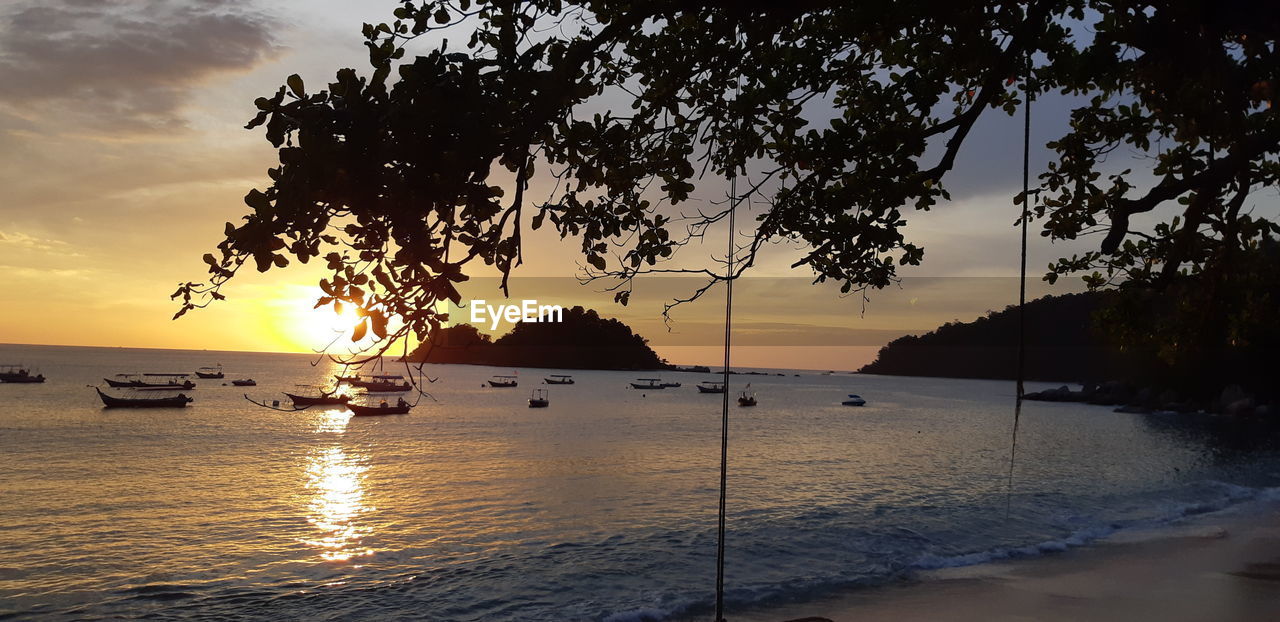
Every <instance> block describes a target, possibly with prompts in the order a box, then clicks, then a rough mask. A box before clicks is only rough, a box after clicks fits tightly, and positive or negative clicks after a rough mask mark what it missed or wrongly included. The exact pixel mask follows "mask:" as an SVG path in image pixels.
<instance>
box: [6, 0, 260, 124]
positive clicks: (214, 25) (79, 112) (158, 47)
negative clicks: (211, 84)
mask: <svg viewBox="0 0 1280 622" xmlns="http://www.w3.org/2000/svg"><path fill="white" fill-rule="evenodd" d="M274 27H275V23H274V20H273V19H272V18H270V17H268V16H266V15H265V14H262V13H260V12H257V11H255V10H251V9H248V8H246V7H244V6H243V5H242V4H241V3H239V2H235V1H233V0H204V1H200V2H190V3H179V2H177V1H176V0H56V1H44V2H38V3H35V2H27V3H21V4H17V5H12V6H10V7H9V8H8V10H0V85H3V87H0V107H2V108H4V109H7V110H3V111H0V112H5V113H7V114H6V115H4V116H9V117H11V118H16V119H22V120H26V121H30V122H34V123H35V124H37V125H40V126H46V127H47V126H48V122H49V121H55V122H56V127H54V128H50V129H53V130H55V131H60V132H61V131H68V130H69V129H78V130H84V129H88V130H90V131H95V132H106V133H108V134H117V135H127V134H138V133H162V132H169V131H174V130H180V129H183V128H185V125H186V124H185V121H184V119H183V117H182V108H183V106H184V105H185V104H186V103H187V101H188V99H189V97H190V92H191V90H192V89H193V88H194V87H196V86H199V85H200V84H202V83H204V82H205V81H207V80H209V79H210V78H212V77H214V76H217V75H220V74H227V73H232V72H243V71H247V70H249V69H251V68H252V67H253V66H254V65H255V64H257V63H259V62H261V61H263V60H265V59H266V58H267V57H269V56H270V55H272V53H273V52H274V51H275V50H276V49H277V47H276V45H275V44H274V43H273V40H272V34H273V33H272V31H273V29H274ZM5 125H7V126H10V127H13V126H15V125H16V122H14V121H12V120H11V121H10V122H7V123H6V124H5ZM29 127H30V125H28V127H27V128H24V129H29Z"/></svg>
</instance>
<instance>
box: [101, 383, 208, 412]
mask: <svg viewBox="0 0 1280 622" xmlns="http://www.w3.org/2000/svg"><path fill="white" fill-rule="evenodd" d="M93 390H94V391H97V392H98V397H100V398H102V404H103V406H105V407H107V408H182V407H184V406H186V405H187V404H190V403H191V402H193V401H195V400H194V399H192V398H190V397H187V396H186V394H184V393H179V394H177V395H174V396H172V397H157V398H141V397H115V396H112V395H107V394H106V393H103V392H102V389H99V388H98V387H94V388H93Z"/></svg>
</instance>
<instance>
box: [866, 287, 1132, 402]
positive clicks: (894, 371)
mask: <svg viewBox="0 0 1280 622" xmlns="http://www.w3.org/2000/svg"><path fill="white" fill-rule="evenodd" d="M1109 295H1110V294H1109V293H1108V292H1089V293H1081V294H1064V295H1061V296H1045V297H1044V298H1039V299H1036V300H1033V301H1030V302H1028V303H1027V306H1026V314H1027V316H1026V318H1027V328H1026V330H1027V332H1026V343H1027V363H1026V377H1027V379H1029V380H1049V381H1064V382H1066V381H1090V380H1106V379H1110V378H1117V377H1124V376H1125V375H1126V374H1125V373H1124V372H1125V369H1124V367H1126V364H1125V363H1123V362H1122V361H1120V360H1119V357H1118V355H1117V352H1116V351H1115V349H1113V348H1107V347H1106V346H1105V344H1104V340H1103V338H1102V337H1101V336H1100V335H1099V334H1098V332H1097V331H1095V330H1094V328H1093V321H1092V317H1093V314H1094V312H1095V311H1097V310H1098V309H1099V308H1101V307H1102V306H1103V305H1104V304H1106V303H1107V300H1108V296H1109ZM1017 364H1018V308H1017V306H1009V307H1007V308H1005V309H1004V310H1003V311H995V312H991V313H988V314H987V315H986V316H984V317H980V318H978V319H976V320H973V321H972V322H948V323H946V324H943V325H942V326H939V327H938V328H937V329H935V330H933V331H931V332H928V333H926V334H923V335H907V336H905V337H899V338H898V339H895V340H893V341H891V342H889V343H888V345H886V346H884V347H883V348H881V349H880V353H879V355H878V356H877V357H876V360H875V361H874V362H872V363H870V364H869V365H866V366H865V367H863V368H862V369H860V370H858V371H859V373H865V374H886V375H895V376H939V377H949V378H1003V379H1010V378H1014V377H1015V375H1016V372H1017Z"/></svg>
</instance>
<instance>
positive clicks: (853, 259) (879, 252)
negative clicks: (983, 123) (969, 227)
mask: <svg viewBox="0 0 1280 622" xmlns="http://www.w3.org/2000/svg"><path fill="white" fill-rule="evenodd" d="M394 13H395V14H394V19H393V20H391V21H389V22H387V23H383V24H378V25H372V24H365V25H364V29H363V34H364V37H365V40H366V45H367V46H368V49H369V60H370V65H371V67H370V72H369V73H367V74H365V75H361V74H360V73H358V72H357V71H355V70H353V69H342V70H340V71H338V72H337V77H336V79H335V80H334V81H333V82H331V83H330V84H328V85H326V86H325V87H323V88H320V89H307V88H306V87H305V85H304V84H303V81H302V79H301V78H299V77H298V76H296V75H295V76H290V77H289V79H288V80H287V84H286V85H285V86H283V87H281V88H280V89H279V91H277V92H276V93H275V94H274V95H272V96H271V97H263V98H259V99H258V100H257V101H256V105H257V107H258V109H259V111H260V112H259V113H258V115H257V116H256V117H255V118H254V119H253V120H252V121H251V122H250V123H249V125H248V127H250V128H254V127H258V126H263V127H265V130H266V137H267V139H268V140H270V141H271V143H272V144H273V145H274V146H276V147H278V148H279V155H280V165H279V166H277V167H275V168H272V169H271V170H270V171H268V173H269V176H270V178H271V183H270V185H269V186H268V187H267V188H266V190H264V191H258V190H253V191H251V192H250V193H249V194H248V195H247V196H246V197H245V202H246V204H247V205H248V206H249V208H250V209H251V210H252V211H251V212H250V213H249V214H248V215H247V216H246V217H245V218H244V222H242V223H239V224H236V223H227V225H226V231H225V233H226V239H225V240H224V241H223V242H222V243H221V244H220V245H219V247H218V250H219V252H218V254H209V255H206V256H205V261H206V262H207V263H208V264H209V266H210V273H211V275H212V278H211V281H210V282H209V283H208V284H195V283H187V284H185V285H182V286H181V287H180V288H179V290H178V291H177V292H175V297H181V298H182V300H183V307H182V309H181V310H180V311H179V313H178V315H181V314H182V313H183V312H185V311H187V310H188V309H190V308H192V307H195V306H202V305H204V304H208V302H210V301H211V300H213V299H218V298H221V297H222V294H221V293H220V292H219V288H220V287H221V286H222V285H223V284H224V283H225V282H227V280H229V279H231V278H232V277H233V276H234V275H235V273H236V272H237V271H238V270H239V269H240V268H241V267H242V266H243V265H244V264H245V263H246V262H249V261H250V260H252V262H253V264H254V265H256V267H257V268H258V269H259V270H262V271H265V270H268V269H270V268H272V267H273V266H277V267H283V266H285V265H286V264H287V263H288V258H289V257H290V256H292V257H294V258H296V259H298V260H299V261H303V262H305V261H307V260H309V259H311V258H323V261H325V262H326V265H327V266H328V268H329V269H330V270H332V276H331V277H329V278H326V279H325V280H323V281H322V282H321V284H320V287H321V289H322V290H323V297H321V298H320V300H319V304H330V303H332V304H339V303H345V304H353V305H356V306H357V307H359V308H360V309H361V313H362V314H364V315H365V316H367V321H366V322H363V323H362V324H361V325H360V327H358V328H357V335H358V336H360V337H363V336H364V335H365V333H366V327H367V329H368V330H371V331H372V332H373V334H374V335H376V336H377V337H380V338H383V337H387V338H392V339H394V338H395V337H398V336H401V335H405V334H408V333H415V334H416V335H417V336H418V338H419V339H422V338H425V337H426V336H427V334H428V333H429V331H430V330H431V328H433V327H435V326H438V325H440V323H441V322H442V320H443V318H442V317H441V316H440V315H438V314H437V313H436V312H435V311H434V309H435V308H436V304H435V303H436V302H437V301H440V300H453V301H455V302H456V301H457V300H458V299H459V294H458V292H457V290H456V288H455V284H456V283H457V282H460V281H463V280H466V278H467V272H468V271H469V270H470V269H471V266H472V263H473V262H475V261H480V262H483V263H484V264H487V265H492V266H495V267H496V268H497V269H498V271H500V272H501V274H502V275H503V287H504V289H505V287H506V276H507V275H509V274H510V272H511V270H512V269H513V268H514V267H515V266H517V265H519V263H520V257H521V255H520V253H521V247H522V237H521V232H522V230H523V228H524V227H525V226H531V227H533V228H537V227H540V226H542V225H543V224H544V222H546V221H550V223H551V224H552V225H553V226H554V227H555V228H556V229H557V231H558V232H559V233H560V234H561V235H562V236H565V237H574V238H576V239H577V240H579V241H580V243H581V249H582V252H583V255H584V257H585V260H586V262H587V264H589V265H590V268H589V271H590V273H591V275H592V276H596V277H599V276H608V277H613V278H617V279H618V283H619V285H618V290H617V300H619V301H620V302H622V303H624V304H625V303H626V301H627V299H628V295H629V291H628V287H629V283H630V282H631V279H632V278H633V277H635V276H636V275H638V274H644V273H648V272H664V271H677V272H696V273H700V274H704V275H705V276H706V278H707V279H708V280H709V282H714V281H715V280H717V279H721V278H724V277H723V275H721V274H719V273H717V272H715V271H713V270H701V269H692V270H690V269H682V268H667V267H666V266H665V265H663V264H661V263H660V262H662V261H664V260H666V259H668V258H670V257H671V256H672V255H673V253H674V252H675V251H676V250H678V249H679V248H680V247H681V246H682V245H683V244H685V243H686V242H688V241H689V240H692V239H696V238H698V237H699V236H700V235H702V234H703V233H704V232H705V231H706V230H707V228H708V227H709V226H711V225H712V224H715V223H718V222H722V221H723V220H724V219H725V218H726V217H727V214H728V211H729V210H728V207H727V205H725V204H720V205H717V206H716V207H715V209H713V210H711V211H709V212H708V211H699V212H698V213H697V214H696V215H693V216H682V215H681V214H679V213H678V212H677V210H678V209H679V206H678V204H680V203H682V202H684V201H686V200H687V199H689V197H690V193H692V192H693V191H694V190H695V187H696V185H697V184H698V183H700V180H705V179H708V178H724V177H728V176H730V175H737V176H740V177H742V178H743V179H742V182H741V183H740V184H739V188H740V192H739V194H738V196H736V197H733V201H734V202H742V201H747V200H754V201H756V202H757V204H758V205H763V206H765V209H764V211H763V212H762V213H760V214H758V216H757V218H756V222H755V223H754V230H753V231H752V232H751V233H750V235H748V236H747V238H746V239H747V241H746V243H745V245H744V247H743V248H742V249H741V254H740V258H741V261H740V263H738V264H737V270H736V272H735V276H736V275H738V274H741V273H742V271H744V270H747V269H749V268H750V267H751V265H752V264H753V260H754V258H755V255H756V253H757V251H758V250H759V249H760V248H761V247H762V246H763V245H764V244H765V243H766V242H770V241H779V240H785V241H794V242H799V243H802V244H803V245H804V246H805V247H807V249H808V252H807V253H806V254H805V255H804V256H803V257H802V258H800V259H799V260H798V261H797V262H796V263H795V267H805V268H808V269H809V270H811V271H812V273H813V274H814V275H815V278H816V280H818V281H824V280H827V279H834V280H835V281H837V282H840V283H842V287H843V289H844V290H845V291H850V290H855V289H863V288H879V287H884V286H886V285H888V284H890V283H891V282H893V281H894V280H895V279H896V266H898V265H915V264H919V263H920V262H921V260H922V258H923V252H924V251H923V249H922V248H921V247H919V246H918V245H917V244H915V243H913V242H912V241H910V240H908V239H907V238H906V236H905V235H904V231H903V225H905V223H906V214H907V213H908V212H910V211H911V210H927V209H930V208H933V207H935V206H936V205H937V204H938V203H939V201H943V200H946V199H948V198H949V195H948V194H947V191H946V190H945V187H944V183H943V182H944V180H945V179H946V177H947V174H948V173H949V171H951V170H952V168H953V166H954V164H955V162H956V160H957V158H958V157H960V153H961V148H962V147H963V146H964V144H965V143H966V140H968V139H969V137H970V134H971V131H972V129H973V128H974V126H975V124H976V122H977V120H978V119H979V118H980V117H982V116H983V115H984V114H988V113H998V112H1000V111H1003V112H1004V113H1013V112H1014V111H1015V110H1016V107H1017V106H1018V105H1019V104H1020V100H1021V98H1022V96H1023V95H1022V93H1023V89H1024V88H1029V89H1031V90H1033V91H1034V92H1038V93H1045V92H1049V91H1058V92H1063V93H1069V94H1073V95H1077V96H1080V97H1081V101H1082V102H1083V103H1082V104H1080V105H1079V106H1078V107H1076V108H1075V109H1074V110H1073V111H1072V112H1071V113H1070V117H1071V118H1070V121H1071V123H1070V130H1069V131H1068V132H1067V134H1065V135H1064V136H1061V137H1059V138H1057V139H1055V140H1052V141H1050V142H1049V143H1048V147H1049V148H1050V149H1052V150H1053V151H1054V152H1055V153H1056V159H1055V160H1054V161H1052V162H1050V163H1049V165H1048V168H1047V171H1046V172H1045V173H1044V174H1043V175H1042V176H1041V177H1040V180H1039V186H1038V187H1037V188H1035V189H1034V192H1033V196H1034V197H1035V198H1036V201H1035V204H1034V206H1032V214H1033V216H1034V217H1036V218H1039V219H1041V220H1042V222H1043V230H1042V232H1041V233H1042V234H1043V235H1045V236H1047V237H1050V238H1053V239H1073V238H1077V237H1079V236H1084V235H1090V234H1099V235H1102V236H1103V239H1102V240H1101V241H1100V243H1099V245H1098V249H1097V250H1096V251H1094V252H1089V253H1085V254H1084V255H1080V256H1074V257H1071V258H1065V259H1063V260H1061V261H1058V262H1055V263H1054V264H1052V265H1051V266H1050V272H1049V274H1048V275H1047V277H1046V278H1049V279H1054V278H1057V277H1058V276H1059V275H1063V274H1072V273H1084V274H1085V278H1086V280H1087V281H1088V283H1089V285H1090V286H1091V287H1102V286H1104V285H1106V284H1109V283H1117V282H1125V283H1130V284H1132V285H1133V286H1135V287H1142V288H1145V289H1148V290H1151V289H1159V288H1164V287H1168V285H1169V283H1170V282H1171V281H1172V280H1174V279H1175V278H1176V277H1178V276H1179V275H1185V276H1186V277H1188V278H1197V279H1198V278H1199V277H1201V276H1203V275H1206V274H1214V273H1218V272H1230V271H1232V270H1236V269H1239V264H1238V263H1237V262H1241V261H1245V260H1246V258H1247V257H1248V256H1247V255H1245V254H1242V253H1238V252H1235V250H1233V249H1248V248H1252V247H1254V246H1256V245H1257V244H1258V243H1259V240H1260V239H1262V238H1263V237H1264V236H1265V235H1267V234H1268V232H1276V231H1277V226H1276V224H1275V223H1273V222H1271V221H1269V220H1266V219H1263V218H1260V217H1257V216H1255V215H1252V214H1251V213H1250V210H1248V209H1247V208H1245V204H1246V202H1247V200H1248V197H1249V196H1250V193H1251V192H1252V191H1254V190H1256V189H1258V188H1267V187H1274V186H1275V185H1276V182H1277V175H1280V166H1278V165H1277V164H1276V161H1275V156H1276V155H1277V153H1278V151H1280V120H1278V119H1277V113H1276V112H1275V109H1274V108H1273V107H1272V104H1273V103H1274V101H1275V98H1276V94H1277V89H1278V88H1280V82H1278V81H1277V80H1278V79H1280V75H1278V73H1280V56H1278V55H1280V50H1278V49H1277V33H1278V32H1280V5H1278V4H1277V3H1274V2H1252V1H1245V0H1219V1H1217V2H1205V1H1203V0H1167V1H1151V2H1132V1H1127V0H1038V1H1031V2H1021V3H1011V2H952V3H937V2H898V1H891V0H871V1H864V2H847V1H835V0H795V1H791V2H759V1H755V0H746V1H737V0H735V1H732V2H727V1H713V2H691V1H689V0H654V1H652V2H642V3H636V2H617V1H612V0H594V1H592V0H585V1H580V2H567V1H562V0H530V1H527V2H514V1H472V0H442V1H425V2H422V1H417V0H403V1H402V2H401V5H400V6H399V7H398V8H396V9H395V12H394ZM437 31H438V32H441V34H443V35H445V37H443V38H439V39H436V41H439V43H438V44H437V45H436V46H435V47H434V49H424V50H420V51H421V52H422V53H421V55H417V56H413V57H409V56H408V55H407V54H406V50H407V48H406V45H407V44H408V43H409V42H410V41H413V40H415V39H416V38H418V37H421V36H422V35H424V34H426V33H429V32H437ZM459 41H461V42H462V44H461V46H459V44H458V42H459ZM1032 61H1034V64H1033V66H1029V63H1031V62H1032ZM1028 74H1030V81H1029V84H1024V83H1023V81H1022V78H1023V76H1025V75H1028ZM611 103H612V104H618V103H620V104H621V105H610V104H611ZM604 108H609V109H608V110H604ZM597 110H599V112H595V111H597ZM814 119H822V120H821V121H818V122H816V123H815V122H814V121H813V120H814ZM1118 149H1123V150H1130V151H1135V152H1139V153H1143V154H1147V155H1150V156H1151V158H1150V160H1149V166H1144V167H1143V169H1142V170H1138V171H1130V170H1124V171H1120V172H1110V171H1108V170H1107V169H1106V168H1105V166H1104V162H1105V160H1106V158H1107V157H1108V155H1109V154H1112V153H1114V152H1115V151H1116V150H1118ZM495 168H496V169H498V170H499V171H503V170H505V172H502V173H501V174H498V173H495ZM539 170H540V171H542V174H543V175H546V176H547V178H548V179H549V180H552V181H554V182H555V191H554V192H553V194H552V195H551V196H549V197H545V198H539V199H532V198H529V197H527V196H526V189H527V188H528V187H529V181H530V180H531V179H533V178H534V176H535V171H539ZM1147 179H1153V180H1154V181H1153V182H1152V183H1150V184H1148V183H1147V182H1146V181H1145V180H1147ZM504 188H505V190H504ZM1020 200H1021V199H1020ZM1157 209H1161V210H1164V212H1165V214H1166V217H1165V219H1164V220H1163V222H1162V223H1161V224H1159V225H1157V226H1156V227H1155V228H1154V229H1151V230H1147V231H1135V230H1134V229H1133V228H1132V227H1131V218H1132V217H1133V216H1135V215H1138V214H1142V213H1147V212H1152V211H1155V210H1157ZM1174 214H1176V216H1175V217H1172V218H1169V216H1172V215H1174ZM611 249H617V250H616V251H611ZM611 253H612V254H611ZM702 291H705V288H703V289H700V290H698V292H696V293H695V294H694V295H695V296H696V295H697V294H698V293H701V292H702ZM389 316H396V317H399V318H401V319H403V320H404V327H403V328H401V329H400V330H399V331H396V332H395V334H391V335H388V328H387V318H388V317H389Z"/></svg>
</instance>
